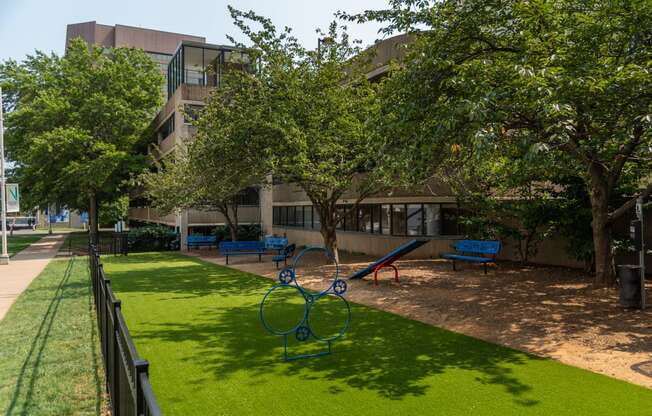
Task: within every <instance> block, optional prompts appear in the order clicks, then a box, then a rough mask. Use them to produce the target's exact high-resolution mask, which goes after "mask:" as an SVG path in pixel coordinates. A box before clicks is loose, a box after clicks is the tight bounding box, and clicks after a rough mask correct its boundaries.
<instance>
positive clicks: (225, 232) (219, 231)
mask: <svg viewBox="0 0 652 416" xmlns="http://www.w3.org/2000/svg"><path fill="white" fill-rule="evenodd" d="M260 230H261V229H260V224H244V225H238V241H258V240H260V233H261V231H260ZM213 235H215V237H217V242H218V243H219V242H220V241H231V232H230V231H229V227H227V226H226V225H220V226H218V227H215V229H214V230H213Z"/></svg>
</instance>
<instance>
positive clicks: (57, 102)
mask: <svg viewBox="0 0 652 416" xmlns="http://www.w3.org/2000/svg"><path fill="white" fill-rule="evenodd" d="M162 82H163V80H162V76H161V74H160V71H159V69H158V66H157V65H156V63H155V62H154V61H153V60H152V59H151V58H150V57H148V56H147V55H146V54H145V53H144V52H143V51H142V50H138V49H131V48H113V49H106V48H100V47H97V46H91V47H89V46H88V45H87V44H86V43H84V42H83V41H82V40H81V39H76V40H73V41H72V42H71V43H70V45H69V47H68V48H67V50H66V53H65V55H64V56H57V55H55V54H50V55H47V54H44V53H42V52H36V54H35V55H33V56H28V57H27V58H26V60H25V61H23V62H20V63H18V62H16V61H12V60H10V61H6V62H3V63H2V64H0V83H1V85H2V87H3V92H4V93H5V101H6V105H5V110H6V111H7V117H6V126H7V133H6V138H7V153H8V157H9V159H10V160H12V161H14V162H15V164H16V175H17V177H18V178H19V180H20V182H21V184H22V187H23V189H26V190H27V194H28V195H29V196H30V201H28V202H29V203H31V204H32V205H34V206H38V205H43V204H47V203H50V202H56V203H60V204H65V205H66V206H68V207H69V208H71V209H77V210H88V211H89V213H90V219H91V226H92V229H95V230H96V229H97V206H98V205H99V203H100V202H113V201H115V200H116V199H118V197H119V196H121V195H123V193H124V191H125V189H126V187H127V185H128V180H129V179H130V178H131V177H132V175H133V174H134V173H136V172H139V171H140V170H141V169H142V167H143V163H144V151H143V150H144V146H143V143H144V142H145V141H147V140H148V139H149V137H148V134H147V133H148V126H149V124H150V122H151V120H152V118H153V116H154V114H155V112H156V110H157V109H158V107H159V106H160V102H161V88H160V87H161V84H162Z"/></svg>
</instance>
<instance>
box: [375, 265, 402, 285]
mask: <svg viewBox="0 0 652 416" xmlns="http://www.w3.org/2000/svg"><path fill="white" fill-rule="evenodd" d="M385 267H391V268H392V269H394V280H396V283H399V281H398V269H397V268H396V266H394V265H393V264H391V263H389V264H380V265H378V266H376V267H375V268H374V286H378V272H379V271H380V269H383V268H385Z"/></svg>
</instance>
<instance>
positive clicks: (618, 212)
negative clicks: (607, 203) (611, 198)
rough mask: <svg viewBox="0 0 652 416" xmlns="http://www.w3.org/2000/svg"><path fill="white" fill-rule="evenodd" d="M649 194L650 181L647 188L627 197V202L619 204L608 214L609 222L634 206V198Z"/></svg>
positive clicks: (650, 193)
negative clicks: (618, 206) (631, 196)
mask: <svg viewBox="0 0 652 416" xmlns="http://www.w3.org/2000/svg"><path fill="white" fill-rule="evenodd" d="M650 195H652V182H650V183H649V184H648V185H647V188H645V190H644V191H643V192H641V193H640V194H638V195H636V196H635V197H633V198H631V199H629V200H628V201H627V202H625V203H624V204H623V205H621V206H620V208H618V209H616V210H615V211H614V212H612V213H610V214H609V220H608V221H609V222H613V221H615V220H617V219H618V218H620V217H622V216H623V215H624V214H626V213H627V212H629V211H630V210H631V209H632V208H634V206H635V205H636V200H637V199H638V198H640V197H643V199H646V198H648V197H649V196H650Z"/></svg>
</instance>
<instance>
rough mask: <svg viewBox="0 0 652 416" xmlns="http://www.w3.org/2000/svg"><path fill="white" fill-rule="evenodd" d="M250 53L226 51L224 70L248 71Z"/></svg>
mask: <svg viewBox="0 0 652 416" xmlns="http://www.w3.org/2000/svg"><path fill="white" fill-rule="evenodd" d="M249 64H250V58H249V55H247V54H246V53H243V52H240V51H225V52H224V70H225V71H229V70H233V69H235V70H237V71H248V70H249V68H250V65H249Z"/></svg>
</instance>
